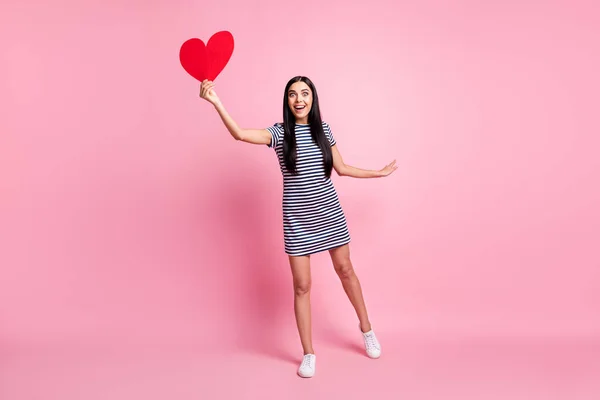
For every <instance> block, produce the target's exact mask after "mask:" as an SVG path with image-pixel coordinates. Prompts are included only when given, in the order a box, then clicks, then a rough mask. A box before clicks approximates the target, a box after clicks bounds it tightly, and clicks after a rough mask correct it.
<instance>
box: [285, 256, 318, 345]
mask: <svg viewBox="0 0 600 400" xmlns="http://www.w3.org/2000/svg"><path fill="white" fill-rule="evenodd" d="M289 259H290V267H291V268H292V275H293V279H294V313H295V315H296V324H297V326H298V333H299V334H300V341H301V342H302V349H303V350H304V354H315V353H314V349H313V346H312V327H311V315H310V287H311V276H310V257H309V256H303V257H293V256H290V257H289Z"/></svg>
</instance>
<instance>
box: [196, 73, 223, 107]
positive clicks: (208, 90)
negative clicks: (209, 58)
mask: <svg viewBox="0 0 600 400" xmlns="http://www.w3.org/2000/svg"><path fill="white" fill-rule="evenodd" d="M214 87H215V83H214V82H213V81H209V80H208V79H205V80H203V81H202V83H201V84H200V97H201V98H203V99H204V100H206V101H208V102H209V103H211V104H212V105H214V106H216V105H217V104H218V103H219V97H218V96H217V94H216V93H215V91H214Z"/></svg>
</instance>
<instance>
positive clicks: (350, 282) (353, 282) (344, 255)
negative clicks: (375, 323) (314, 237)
mask: <svg viewBox="0 0 600 400" xmlns="http://www.w3.org/2000/svg"><path fill="white" fill-rule="evenodd" d="M329 254H330V255H331V261H333V266H334V268H335V272H336V273H337V274H338V276H339V277H340V280H341V282H342V286H343V287H344V291H345V292H346V295H347V296H348V299H350V302H351V303H352V306H353V307H354V310H355V311H356V315H357V316H358V320H359V321H360V329H361V330H362V331H363V332H368V331H370V330H371V322H369V316H368V314H367V307H366V305H365V300H364V298H363V294H362V289H361V286H360V282H359V280H358V277H357V276H356V273H355V272H354V268H353V266H352V261H351V260H350V246H349V245H348V244H346V245H344V246H341V247H337V248H335V249H332V250H330V251H329Z"/></svg>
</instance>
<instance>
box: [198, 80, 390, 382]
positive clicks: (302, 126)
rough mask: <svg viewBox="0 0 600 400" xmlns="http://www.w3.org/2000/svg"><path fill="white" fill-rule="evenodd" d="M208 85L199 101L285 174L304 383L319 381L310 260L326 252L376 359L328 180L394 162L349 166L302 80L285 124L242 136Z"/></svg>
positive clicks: (288, 101)
mask: <svg viewBox="0 0 600 400" xmlns="http://www.w3.org/2000/svg"><path fill="white" fill-rule="evenodd" d="M214 87H215V85H214V83H213V82H211V81H207V80H205V81H204V82H202V85H201V88H200V97H201V98H203V99H205V100H207V101H208V102H210V103H211V104H212V105H213V106H214V107H215V109H216V110H217V112H218V113H219V115H220V117H221V119H222V121H223V123H224V124H225V126H226V127H227V129H228V130H229V133H230V134H231V135H232V136H233V137H234V138H235V139H236V140H240V141H242V142H246V143H252V144H263V145H267V146H269V147H270V148H273V149H274V150H275V152H276V154H277V156H278V159H279V165H280V168H281V173H282V175H283V201H282V205H283V228H284V229H283V232H284V243H285V252H286V254H287V255H288V257H289V262H290V266H291V270H292V276H293V282H294V291H295V296H294V312H295V316H296V323H297V326H298V333H299V335H300V341H301V343H302V347H303V349H304V357H303V359H302V363H301V364H300V366H299V368H298V375H300V376H301V377H305V378H308V377H312V376H313V375H314V374H315V362H316V356H315V352H314V350H313V346H312V337H311V308H310V286H311V276H310V255H311V254H315V253H318V252H322V251H326V250H327V251H329V254H330V255H331V260H332V262H333V266H334V268H335V270H336V272H337V274H338V276H339V277H340V280H341V282H342V285H343V288H344V291H345V292H346V294H347V295H348V298H349V299H350V302H351V303H352V305H353V307H354V309H355V311H356V314H357V316H358V319H359V323H360V324H359V327H360V329H361V331H362V335H363V340H364V344H365V349H366V353H367V355H368V356H369V357H371V358H379V356H380V355H381V346H380V344H379V342H378V340H377V337H376V336H375V333H374V332H373V330H372V328H371V323H370V321H369V317H368V315H367V309H366V306H365V302H364V299H363V295H362V290H361V285H360V282H359V280H358V278H357V276H356V273H355V272H354V269H353V266H352V262H351V260H350V249H349V243H350V234H349V232H348V227H347V225H346V218H345V215H344V212H343V210H342V207H341V206H340V202H339V200H338V196H337V193H336V191H335V188H334V186H333V183H332V181H331V171H332V169H335V171H336V172H337V174H338V175H340V176H350V177H355V178H376V177H383V176H387V175H389V174H391V173H392V172H393V171H395V170H396V169H397V166H396V165H395V163H396V162H395V161H393V162H392V163H390V164H388V165H387V166H386V167H384V168H383V169H381V170H379V171H370V170H364V169H359V168H355V167H352V166H349V165H347V164H345V163H344V161H343V159H342V156H341V155H340V152H339V151H338V149H337V147H336V141H335V139H334V137H333V133H332V131H331V128H330V126H329V125H328V124H327V123H326V122H323V121H322V120H321V113H320V110H319V98H318V96H317V91H316V89H315V86H314V84H313V83H312V82H311V80H310V79H308V78H306V77H302V76H297V77H295V78H292V79H291V80H290V81H289V82H288V83H287V85H286V87H285V92H284V98H283V123H277V124H275V125H273V126H270V127H268V128H266V129H242V128H240V127H239V126H238V125H237V124H236V122H235V121H234V120H233V119H232V118H231V116H230V115H229V114H228V113H227V111H226V109H225V107H224V106H223V104H222V103H221V101H220V100H219V98H218V97H217V95H216V93H215V91H214Z"/></svg>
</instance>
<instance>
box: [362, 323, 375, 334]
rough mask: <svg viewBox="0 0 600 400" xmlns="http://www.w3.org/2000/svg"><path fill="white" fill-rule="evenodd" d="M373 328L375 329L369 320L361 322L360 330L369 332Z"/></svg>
mask: <svg viewBox="0 0 600 400" xmlns="http://www.w3.org/2000/svg"><path fill="white" fill-rule="evenodd" d="M371 329H373V327H372V326H371V323H370V322H368V321H367V322H366V323H365V324H360V330H361V331H362V333H367V332H369V331H370V330H371Z"/></svg>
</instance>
